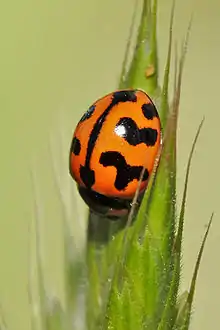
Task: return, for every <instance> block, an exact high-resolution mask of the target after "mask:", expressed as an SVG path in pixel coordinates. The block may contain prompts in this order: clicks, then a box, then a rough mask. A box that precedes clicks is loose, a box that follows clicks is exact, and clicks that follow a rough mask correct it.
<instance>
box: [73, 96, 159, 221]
mask: <svg viewBox="0 0 220 330" xmlns="http://www.w3.org/2000/svg"><path fill="white" fill-rule="evenodd" d="M160 143H161V124H160V118H159V115H158V112H157V110H156V107H155V105H154V104H153V102H152V100H151V99H150V97H149V96H148V95H147V94H146V93H145V92H144V91H142V90H139V89H129V90H119V91H115V92H112V93H110V94H108V95H106V96H104V97H102V98H100V99H98V100H97V101H96V102H95V103H93V104H92V105H91V106H90V107H89V109H88V110H87V111H86V112H85V114H84V115H83V116H82V118H81V119H80V121H79V123H78V125H77V126H76V129H75V132H74V135H73V139H72V143H71V147H70V154H69V170H70V174H71V176H72V178H73V179H74V180H75V181H76V183H77V185H78V190H79V193H80V195H81V197H82V198H83V199H84V201H85V202H86V204H87V205H88V206H89V207H90V209H91V210H92V211H94V212H95V213H98V214H100V215H104V216H109V217H110V218H111V217H113V218H114V217H116V218H117V217H121V216H124V215H127V214H128V212H129V209H130V207H131V202H132V199H133V197H134V195H135V192H136V189H137V186H138V181H139V178H140V174H141V173H142V170H143V168H144V169H145V171H144V175H143V180H142V183H141V185H140V195H139V196H143V193H144V191H145V189H146V187H147V182H148V179H149V176H150V174H151V172H152V170H153V166H154V163H155V160H156V157H157V154H158V149H159V146H160Z"/></svg>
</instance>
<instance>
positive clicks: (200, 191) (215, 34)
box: [0, 0, 220, 330]
mask: <svg viewBox="0 0 220 330" xmlns="http://www.w3.org/2000/svg"><path fill="white" fill-rule="evenodd" d="M177 2H178V3H177V8H176V14H175V38H176V40H178V41H179V45H180V42H181V38H183V37H184V35H185V31H186V28H187V25H188V22H189V19H190V16H191V13H192V11H194V19H193V28H192V32H191V37H190V43H189V51H188V55H187V61H186V66H185V71H184V79H183V88H182V98H181V112H180V118H179V130H178V147H179V148H178V191H179V198H180V197H181V193H182V189H183V182H184V177H185V170H186V162H187V158H188V154H189V150H190V147H191V144H192V139H193V137H194V135H195V132H196V129H197V127H198V125H199V123H200V121H201V119H202V118H203V116H205V124H204V127H203V129H202V133H201V136H200V138H199V142H198V144H197V149H196V153H195V157H194V159H193V165H192V169H191V175H190V183H189V192H188V198H187V209H186V224H185V232H184V255H183V276H182V290H185V289H187V288H188V286H189V284H190V279H191V276H192V271H193V267H194V264H195V260H196V256H197V252H198V250H199V247H200V244H201V240H202V235H203V233H204V231H205V226H206V224H207V222H208V219H209V217H210V214H211V212H212V211H213V210H214V211H215V218H214V223H213V226H212V229H211V232H210V235H209V239H208V242H207V246H206V249H205V253H204V257H203V260H202V266H201V269H200V274H199V278H198V284H197V291H196V298H195V303H194V314H193V321H192V326H191V329H192V330H198V329H199V330H205V329H216V328H217V327H218V324H219V295H220V285H219V271H220V261H219V249H220V222H219V210H220V203H219V186H220V174H219V168H220V157H219V121H220V111H219V77H220V65H219V58H220V42H219V30H220V20H219V12H220V2H219V1H218V0H209V1H204V0H200V1H197V2H196V1H195V2H194V4H192V2H191V1H190V0H185V1H177ZM133 8H134V0H120V1H118V0H111V1H107V0H81V1H71V0H62V1H61V0H53V1H52V0H46V1H43V0H38V1H27V0H20V1H7V2H4V3H2V4H1V10H0V40H1V42H0V149H1V161H0V260H1V266H0V304H1V306H2V307H1V309H2V310H3V313H4V316H5V318H6V320H7V323H8V327H9V329H10V330H21V329H22V330H29V329H30V318H29V312H30V307H29V305H28V294H27V280H28V267H29V266H28V254H29V243H30V242H29V240H30V234H29V225H30V223H32V222H33V218H34V195H33V186H32V185H31V180H30V167H32V168H33V169H34V172H35V173H36V178H37V179H36V180H37V183H38V185H39V189H40V190H39V191H40V193H39V195H40V199H41V206H42V208H43V211H42V210H41V211H42V212H43V213H42V215H41V217H42V224H43V233H44V235H43V236H44V237H43V239H44V248H45V270H46V281H47V283H48V287H49V289H50V290H51V292H52V293H58V294H59V295H61V297H62V280H61V279H62V276H61V274H60V268H61V260H62V253H61V250H62V245H61V244H62V243H61V237H62V235H61V234H60V229H61V221H60V218H61V216H62V209H61V205H60V200H59V195H58V193H57V190H56V186H55V184H54V174H53V172H52V160H51V154H50V148H49V140H50V138H51V139H52V143H53V145H54V151H55V155H56V157H57V161H58V162H59V161H61V163H60V164H61V165H59V166H61V167H62V164H66V163H65V162H63V163H62V157H61V153H60V149H59V143H60V130H61V131H62V132H63V133H64V136H65V138H64V141H67V143H66V144H65V143H64V149H63V154H64V157H65V156H66V157H68V148H69V143H70V139H71V135H72V132H73V129H74V127H75V124H76V122H77V120H78V119H79V118H80V116H81V114H82V113H83V112H84V110H85V109H87V107H88V105H90V103H92V102H93V101H94V100H95V99H96V98H98V97H100V96H102V95H104V94H105V93H108V92H110V91H112V90H114V89H115V88H116V87H117V83H118V77H119V73H120V68H121V64H122V60H123V55H124V49H125V44H126V39H127V36H128V30H129V26H130V21H131V17H132V12H133ZM170 8H171V1H170V0H166V1H163V0H160V1H159V13H158V14H159V15H158V38H159V60H160V63H159V64H160V72H161V75H162V73H163V68H164V63H165V56H166V52H167V41H168V26H169V16H170ZM63 133H62V134H63ZM56 146H57V149H56ZM65 148H66V149H65ZM58 149H59V152H58ZM56 150H57V152H56ZM62 170H63V171H68V168H63V169H62ZM79 203H80V202H79ZM82 212H83V210H82ZM81 226H82V227H83V224H81ZM84 227H85V226H84ZM82 229H83V228H82ZM83 237H84V236H83V234H81V236H80V237H79V239H78V243H79V244H78V246H77V248H80V243H81V242H82V244H83ZM31 240H32V239H31Z"/></svg>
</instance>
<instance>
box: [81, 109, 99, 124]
mask: <svg viewBox="0 0 220 330" xmlns="http://www.w3.org/2000/svg"><path fill="white" fill-rule="evenodd" d="M94 111H95V105H91V107H89V109H88V110H87V111H86V112H85V113H84V115H83V116H82V118H81V119H80V121H79V122H80V123H82V122H83V121H85V120H87V119H89V118H90V117H91V116H92V115H93V113H94Z"/></svg>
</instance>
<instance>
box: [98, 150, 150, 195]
mask: <svg viewBox="0 0 220 330" xmlns="http://www.w3.org/2000/svg"><path fill="white" fill-rule="evenodd" d="M99 162H100V164H102V165H103V166H104V167H107V166H114V167H115V168H116V169H117V174H116V179H115V184H114V185H115V188H116V189H117V190H119V191H120V190H124V189H125V188H126V187H127V185H128V184H129V182H132V181H133V180H134V179H137V180H139V178H140V175H141V171H142V169H143V167H142V166H130V165H129V164H127V162H126V160H125V158H124V156H122V155H121V154H120V153H119V152H117V151H107V152H103V153H102V154H101V156H100V160H99ZM148 177H149V172H148V170H147V169H146V170H145V172H144V177H143V181H145V180H147V179H148Z"/></svg>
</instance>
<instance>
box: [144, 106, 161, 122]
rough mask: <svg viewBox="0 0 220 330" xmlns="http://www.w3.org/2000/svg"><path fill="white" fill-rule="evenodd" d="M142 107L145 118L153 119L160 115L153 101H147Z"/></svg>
mask: <svg viewBox="0 0 220 330" xmlns="http://www.w3.org/2000/svg"><path fill="white" fill-rule="evenodd" d="M141 108H142V112H143V115H144V117H145V118H147V119H149V120H152V119H153V118H154V117H158V112H157V109H156V108H155V106H154V105H153V104H152V103H145V104H143V105H142V107H141Z"/></svg>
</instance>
